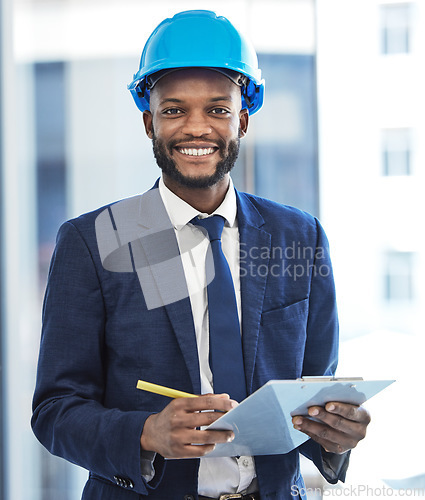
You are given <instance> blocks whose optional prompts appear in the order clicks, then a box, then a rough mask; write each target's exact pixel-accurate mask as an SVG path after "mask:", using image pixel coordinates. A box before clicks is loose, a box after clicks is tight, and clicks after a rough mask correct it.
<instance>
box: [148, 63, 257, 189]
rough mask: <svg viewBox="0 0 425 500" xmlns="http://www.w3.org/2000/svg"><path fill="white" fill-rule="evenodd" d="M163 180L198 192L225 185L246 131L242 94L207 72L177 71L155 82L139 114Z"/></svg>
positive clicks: (199, 70)
mask: <svg viewBox="0 0 425 500" xmlns="http://www.w3.org/2000/svg"><path fill="white" fill-rule="evenodd" d="M143 120H144V123H145V128H146V133H147V135H148V137H150V138H151V139H152V140H153V148H154V154H155V158H156V160H157V163H158V165H159V167H160V168H161V169H162V171H163V175H164V181H166V183H167V180H168V181H169V182H174V183H178V184H179V185H181V186H185V187H187V188H196V189H202V188H207V187H211V186H214V185H216V184H217V183H219V182H220V181H223V180H225V177H226V174H227V173H228V172H230V170H231V169H232V168H233V166H234V164H235V161H236V159H237V156H238V152H239V138H240V137H243V136H244V135H245V133H246V130H247V127H248V112H247V110H241V90H240V87H238V86H237V85H236V84H235V83H233V82H232V81H231V80H230V79H229V78H227V77H226V76H224V75H222V74H220V73H217V72H216V71H211V70H208V69H199V68H196V69H182V70H178V71H174V72H172V73H170V74H168V75H166V76H164V77H163V78H161V80H159V82H158V83H157V84H156V85H155V87H154V88H153V89H152V91H151V97H150V112H149V111H147V112H145V113H144V115H143Z"/></svg>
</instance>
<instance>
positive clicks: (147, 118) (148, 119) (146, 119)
mask: <svg viewBox="0 0 425 500" xmlns="http://www.w3.org/2000/svg"><path fill="white" fill-rule="evenodd" d="M152 121H153V117H152V113H151V112H150V111H143V123H144V125H145V131H146V135H147V136H148V137H149V139H152V138H153V132H152V131H153V126H152Z"/></svg>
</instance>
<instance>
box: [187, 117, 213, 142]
mask: <svg viewBox="0 0 425 500" xmlns="http://www.w3.org/2000/svg"><path fill="white" fill-rule="evenodd" d="M182 132H183V133H184V134H186V135H192V136H193V137H202V136H205V135H208V134H211V132H212V127H211V125H210V123H209V120H208V116H207V115H205V113H203V112H202V111H191V112H187V115H186V119H185V122H184V125H183V128H182Z"/></svg>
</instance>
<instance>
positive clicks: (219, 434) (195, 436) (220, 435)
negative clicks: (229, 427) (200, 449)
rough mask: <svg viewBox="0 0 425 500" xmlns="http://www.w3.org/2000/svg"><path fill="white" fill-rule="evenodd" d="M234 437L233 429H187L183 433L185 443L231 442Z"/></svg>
mask: <svg viewBox="0 0 425 500" xmlns="http://www.w3.org/2000/svg"><path fill="white" fill-rule="evenodd" d="M234 439H235V434H234V433H233V431H209V430H202V431H200V430H189V431H187V433H185V435H184V441H185V444H220V443H231V442H232V441H233V440H234Z"/></svg>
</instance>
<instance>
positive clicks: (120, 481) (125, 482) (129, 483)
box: [114, 476, 134, 489]
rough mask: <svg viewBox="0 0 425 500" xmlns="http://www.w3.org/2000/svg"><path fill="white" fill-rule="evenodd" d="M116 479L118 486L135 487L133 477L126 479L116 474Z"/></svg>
mask: <svg viewBox="0 0 425 500" xmlns="http://www.w3.org/2000/svg"><path fill="white" fill-rule="evenodd" d="M114 481H115V483H116V484H117V485H118V486H121V488H131V489H133V488H134V483H133V481H132V480H131V479H124V478H122V477H119V476H114Z"/></svg>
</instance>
